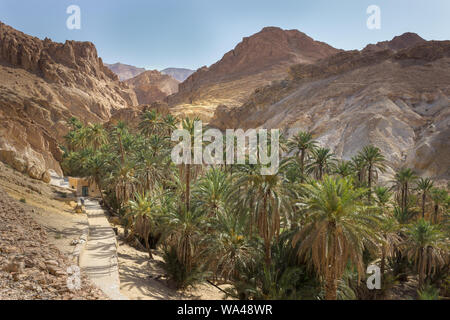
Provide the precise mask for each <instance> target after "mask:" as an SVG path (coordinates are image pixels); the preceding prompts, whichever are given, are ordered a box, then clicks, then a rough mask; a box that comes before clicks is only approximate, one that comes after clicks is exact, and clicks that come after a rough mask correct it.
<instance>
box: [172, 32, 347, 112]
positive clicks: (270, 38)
mask: <svg viewBox="0 0 450 320" xmlns="http://www.w3.org/2000/svg"><path fill="white" fill-rule="evenodd" d="M338 51H339V50H337V49H335V48H333V47H331V46H329V45H327V44H326V43H322V42H318V41H314V40H313V39H311V38H310V37H308V36H307V35H305V34H304V33H301V32H300V31H298V30H282V29H280V28H275V27H267V28H264V29H263V30H262V31H260V32H259V33H257V34H254V35H252V36H251V37H246V38H244V39H243V40H242V42H241V43H239V44H238V45H237V46H236V47H235V48H234V49H233V50H231V51H229V52H228V53H226V54H225V55H224V56H223V58H222V59H221V60H220V61H218V62H216V63H215V64H213V65H212V66H210V67H209V68H208V67H203V68H200V69H199V70H197V72H195V73H194V74H192V75H191V76H190V77H189V78H187V79H186V80H185V81H184V82H183V83H181V84H180V86H179V92H178V93H177V94H175V95H173V96H170V97H169V98H168V102H169V105H170V106H171V107H172V108H173V109H174V113H176V114H190V113H191V112H192V109H194V110H196V111H197V113H200V115H201V116H204V118H205V119H208V118H211V114H212V113H213V112H214V109H215V108H216V107H217V106H218V105H221V104H225V105H227V106H229V107H237V106H239V105H240V104H242V103H243V102H245V101H246V99H247V98H248V97H249V95H250V94H251V93H252V92H253V91H254V90H255V89H256V88H258V87H261V86H264V85H268V84H270V83H271V81H274V80H280V79H283V78H285V77H286V75H287V71H288V69H289V66H291V65H293V64H296V63H312V62H314V61H316V60H318V59H321V58H325V57H328V56H330V55H332V54H335V53H337V52H338ZM202 110H203V112H202Z"/></svg>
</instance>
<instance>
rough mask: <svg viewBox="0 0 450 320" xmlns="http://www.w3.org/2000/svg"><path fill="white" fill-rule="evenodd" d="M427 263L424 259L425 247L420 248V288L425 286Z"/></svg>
mask: <svg viewBox="0 0 450 320" xmlns="http://www.w3.org/2000/svg"><path fill="white" fill-rule="evenodd" d="M424 267H425V264H424V261H423V248H420V257H419V266H418V269H419V270H418V271H419V288H422V286H423V281H424V279H425V270H424V269H425V268H424Z"/></svg>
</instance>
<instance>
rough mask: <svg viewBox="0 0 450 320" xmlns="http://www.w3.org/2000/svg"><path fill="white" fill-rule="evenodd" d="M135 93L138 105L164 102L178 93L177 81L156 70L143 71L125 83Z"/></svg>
mask: <svg viewBox="0 0 450 320" xmlns="http://www.w3.org/2000/svg"><path fill="white" fill-rule="evenodd" d="M125 82H126V83H127V84H128V85H130V87H131V88H133V90H134V91H135V92H136V96H137V99H138V102H139V104H150V103H153V102H155V101H158V100H164V98H166V97H167V96H170V95H171V94H174V93H176V92H178V84H179V83H180V82H179V81H178V80H175V79H174V78H172V77H171V76H169V75H166V74H162V73H161V72H159V71H157V70H151V71H145V72H143V73H141V74H139V75H138V76H136V77H134V78H132V79H129V80H127V81H125Z"/></svg>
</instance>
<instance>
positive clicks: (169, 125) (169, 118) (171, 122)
mask: <svg viewBox="0 0 450 320" xmlns="http://www.w3.org/2000/svg"><path fill="white" fill-rule="evenodd" d="M179 122H180V121H179V120H178V118H176V117H174V116H173V115H171V114H170V113H169V114H168V115H166V116H165V117H164V118H163V120H162V126H163V127H164V128H165V132H164V133H165V134H166V135H168V136H170V135H171V132H172V131H173V130H175V129H176V128H177V126H178V123H179Z"/></svg>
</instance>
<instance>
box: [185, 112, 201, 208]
mask: <svg viewBox="0 0 450 320" xmlns="http://www.w3.org/2000/svg"><path fill="white" fill-rule="evenodd" d="M197 121H200V119H199V118H198V117H196V118H195V119H193V120H191V119H189V118H185V119H184V120H183V121H182V128H183V129H184V130H187V131H188V132H189V133H190V135H191V151H192V152H193V151H194V136H195V123H196V122H197ZM184 171H185V172H184V173H185V183H186V189H185V190H186V194H185V197H184V201H185V207H186V211H189V210H190V209H191V179H192V176H191V175H192V172H191V171H192V169H191V163H185V164H184Z"/></svg>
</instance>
